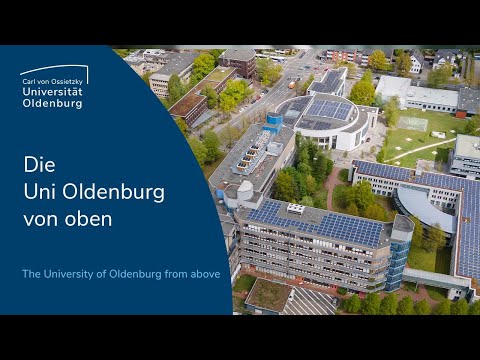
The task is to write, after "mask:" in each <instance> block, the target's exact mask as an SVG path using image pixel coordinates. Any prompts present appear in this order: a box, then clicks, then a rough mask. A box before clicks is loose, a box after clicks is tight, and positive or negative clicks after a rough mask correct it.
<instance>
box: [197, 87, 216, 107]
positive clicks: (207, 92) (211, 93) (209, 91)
mask: <svg viewBox="0 0 480 360" xmlns="http://www.w3.org/2000/svg"><path fill="white" fill-rule="evenodd" d="M201 94H202V95H204V96H206V97H207V105H208V108H209V109H213V108H214V107H215V106H217V104H218V94H217V92H216V91H215V90H213V88H212V87H211V86H205V87H204V88H203V90H202V91H201Z"/></svg>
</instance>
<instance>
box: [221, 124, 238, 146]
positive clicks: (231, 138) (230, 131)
mask: <svg viewBox="0 0 480 360" xmlns="http://www.w3.org/2000/svg"><path fill="white" fill-rule="evenodd" d="M240 136H241V133H240V130H239V129H238V128H236V127H235V126H231V125H227V126H225V127H224V128H223V129H222V131H220V138H221V139H222V140H223V142H224V143H225V145H226V146H227V147H229V148H231V147H232V146H233V144H234V143H235V141H237V140H238V139H239V138H240Z"/></svg>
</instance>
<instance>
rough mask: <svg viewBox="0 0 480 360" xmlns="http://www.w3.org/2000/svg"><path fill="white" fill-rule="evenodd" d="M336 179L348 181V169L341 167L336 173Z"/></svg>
mask: <svg viewBox="0 0 480 360" xmlns="http://www.w3.org/2000/svg"><path fill="white" fill-rule="evenodd" d="M338 180H340V181H343V182H347V181H348V169H342V170H340V172H339V173H338Z"/></svg>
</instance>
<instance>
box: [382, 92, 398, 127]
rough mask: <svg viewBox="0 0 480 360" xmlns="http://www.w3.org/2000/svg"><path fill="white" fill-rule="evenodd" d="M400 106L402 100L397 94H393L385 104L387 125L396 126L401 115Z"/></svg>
mask: <svg viewBox="0 0 480 360" xmlns="http://www.w3.org/2000/svg"><path fill="white" fill-rule="evenodd" d="M399 107H400V100H399V98H398V96H396V95H395V96H392V97H391V98H390V99H389V100H388V101H387V102H386V104H385V105H384V106H383V110H384V111H385V118H386V119H387V125H388V126H389V127H394V126H396V125H397V122H398V118H399V116H400V112H399Z"/></svg>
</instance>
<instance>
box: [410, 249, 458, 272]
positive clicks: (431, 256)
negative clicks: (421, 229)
mask: <svg viewBox="0 0 480 360" xmlns="http://www.w3.org/2000/svg"><path fill="white" fill-rule="evenodd" d="M450 255H451V248H449V247H444V248H443V249H440V250H437V251H435V252H431V253H429V252H427V251H425V250H424V249H422V248H419V247H417V246H413V245H412V247H411V248H410V251H409V252H408V260H407V261H408V265H409V266H410V267H411V268H413V269H420V270H425V271H432V272H436V273H439V274H447V275H448V274H449V273H450Z"/></svg>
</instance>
